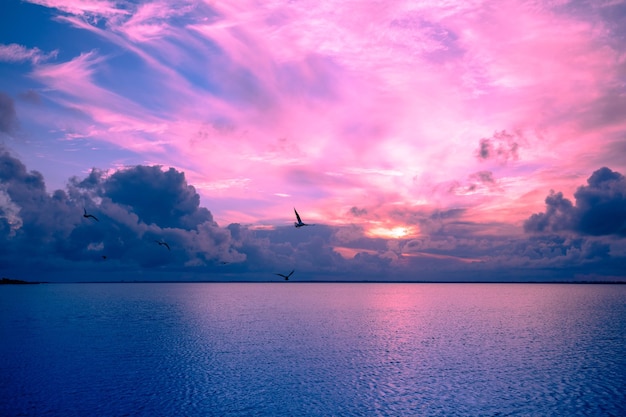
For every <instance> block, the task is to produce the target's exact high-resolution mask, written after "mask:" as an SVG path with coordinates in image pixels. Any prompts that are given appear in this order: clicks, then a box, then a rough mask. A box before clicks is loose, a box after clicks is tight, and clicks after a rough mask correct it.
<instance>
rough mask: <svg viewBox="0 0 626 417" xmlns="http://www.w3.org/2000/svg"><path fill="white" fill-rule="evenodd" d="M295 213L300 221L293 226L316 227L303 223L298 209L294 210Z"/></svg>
mask: <svg viewBox="0 0 626 417" xmlns="http://www.w3.org/2000/svg"><path fill="white" fill-rule="evenodd" d="M293 211H294V213H296V219H297V220H298V221H297V222H294V223H293V225H294V226H296V227H302V226H315V225H314V224H307V223H302V219H301V218H300V215H299V214H298V210H296V208H295V207H294V208H293Z"/></svg>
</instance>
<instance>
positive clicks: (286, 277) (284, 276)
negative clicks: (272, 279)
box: [276, 269, 295, 281]
mask: <svg viewBox="0 0 626 417" xmlns="http://www.w3.org/2000/svg"><path fill="white" fill-rule="evenodd" d="M293 271H295V269H292V270H291V272H290V273H288V274H287V275H283V274H276V275H278V276H279V277H283V278H285V281H289V277H290V276H291V274H293Z"/></svg>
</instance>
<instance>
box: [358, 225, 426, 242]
mask: <svg viewBox="0 0 626 417" xmlns="http://www.w3.org/2000/svg"><path fill="white" fill-rule="evenodd" d="M366 234H367V235H368V236H369V237H378V238H383V239H402V238H407V237H412V236H415V235H416V234H417V231H416V230H415V228H414V227H411V226H395V227H381V226H377V227H372V228H371V229H369V230H367V232H366Z"/></svg>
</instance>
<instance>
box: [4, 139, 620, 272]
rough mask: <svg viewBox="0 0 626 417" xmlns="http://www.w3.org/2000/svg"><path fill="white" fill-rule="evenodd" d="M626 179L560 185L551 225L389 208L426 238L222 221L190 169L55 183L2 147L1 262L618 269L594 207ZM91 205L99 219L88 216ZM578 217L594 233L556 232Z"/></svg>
mask: <svg viewBox="0 0 626 417" xmlns="http://www.w3.org/2000/svg"><path fill="white" fill-rule="evenodd" d="M491 178H492V177H491V176H490V175H489V174H488V172H487V171H485V172H484V173H483V174H480V173H478V174H477V175H476V179H477V181H486V182H489V181H490V179H491ZM623 187H624V178H623V176H621V175H620V174H618V173H615V172H613V171H611V170H608V169H602V170H599V171H596V173H594V175H592V176H591V177H590V178H589V181H588V185H587V186H585V187H581V188H580V189H579V190H578V191H577V193H576V196H577V205H576V206H575V205H573V204H571V203H570V202H568V201H567V200H566V199H565V198H563V196H562V195H560V194H556V193H553V194H552V195H551V196H550V197H549V198H548V207H549V210H548V211H547V212H546V213H540V214H538V215H535V217H533V218H532V220H533V221H532V222H531V221H530V219H529V224H532V225H535V228H538V229H539V228H540V229H542V230H544V231H551V232H552V233H550V234H546V233H544V234H537V235H532V236H530V237H516V238H513V237H507V236H504V235H503V234H502V233H500V232H498V233H493V234H490V232H489V231H490V230H491V229H490V227H491V226H490V225H488V224H487V225H485V224H477V223H471V222H467V221H463V215H464V213H465V212H464V210H463V209H455V210H448V211H434V212H433V211H432V210H419V209H418V210H394V211H393V212H392V213H387V214H388V215H390V216H391V217H392V218H393V219H395V220H398V221H402V222H404V223H405V224H408V225H417V226H419V230H420V237H419V238H417V239H412V240H401V239H391V240H390V239H382V238H370V237H368V236H367V234H366V233H365V230H364V229H363V228H362V227H359V226H355V225H352V226H344V227H336V226H327V225H324V224H318V225H317V226H315V227H308V228H300V229H297V228H295V227H293V226H291V225H289V226H287V225H286V226H281V227H276V228H275V229H272V230H257V229H254V228H251V227H247V226H243V225H240V224H230V225H228V226H227V227H219V226H218V225H217V224H216V223H215V222H214V221H213V217H212V215H211V213H210V212H209V210H208V209H206V208H204V207H201V206H200V205H199V196H198V195H197V193H196V191H195V189H194V188H193V187H192V186H190V185H188V184H187V182H186V180H185V177H184V174H183V173H181V172H179V171H176V170H175V169H167V170H165V169H162V168H161V167H155V166H152V167H148V166H137V167H133V168H129V169H125V170H123V171H118V172H115V173H113V174H109V173H108V172H106V171H101V170H97V169H94V170H92V171H91V172H90V173H89V174H88V175H87V176H85V177H83V178H72V179H70V181H69V182H68V185H67V188H66V189H65V190H56V191H53V192H50V193H49V192H47V191H46V187H45V183H44V179H43V177H42V175H41V174H39V173H38V172H36V171H28V170H27V169H26V167H25V166H24V164H22V163H21V161H19V159H17V158H15V157H14V156H13V155H12V154H11V153H10V152H9V151H7V150H5V149H2V148H0V266H1V267H2V271H0V272H2V273H3V275H5V276H10V277H14V278H22V279H35V280H50V281H55V280H123V279H129V280H135V279H137V280H157V279H169V280H180V279H189V280H280V278H278V277H276V276H275V275H274V273H276V272H281V273H284V272H287V271H289V270H291V269H294V270H295V271H296V272H295V273H294V276H293V280H294V281H295V280H329V279H338V280H383V281H384V280H425V279H428V280H511V279H520V280H526V279H530V280H537V279H539V280H541V279H546V280H550V279H554V278H558V279H573V278H572V277H575V276H578V275H576V274H579V275H580V274H582V275H581V276H591V275H594V276H598V277H601V276H613V277H619V276H620V273H621V274H623V273H622V272H620V271H623V269H624V266H625V265H626V258H625V257H624V250H625V241H624V239H619V238H616V236H615V233H614V234H613V235H611V236H590V235H591V234H592V233H591V232H594V233H595V234H601V233H606V232H607V230H620V229H619V228H617V226H615V225H614V224H612V223H610V222H609V223H608V225H609V226H608V229H607V226H606V225H607V223H606V222H603V223H602V224H596V223H595V222H594V219H597V218H600V217H610V218H611V219H614V218H616V217H617V218H619V213H620V211H619V210H620V207H623V196H624V195H625V193H624V189H623ZM620 193H621V194H620ZM620 196H621V197H620ZM620 198H621V199H622V200H620ZM616 203H617V204H616ZM152 205H155V206H157V207H153V206H152ZM84 209H86V210H87V212H88V213H90V214H93V215H94V216H96V217H97V218H98V219H99V221H95V220H93V219H92V218H85V217H83V210H84ZM355 209H356V210H364V209H357V208H355ZM616 213H618V215H617V216H616ZM365 215H367V216H369V215H372V214H371V213H367V214H365ZM586 216H587V217H586ZM538 225H541V226H538ZM573 225H576V227H577V228H578V229H581V230H587V231H588V232H587V234H588V236H575V235H572V234H571V233H570V236H569V237H562V236H558V235H556V234H555V233H554V230H556V231H559V230H570V229H571V228H573V227H574V226H573ZM496 226H498V225H496ZM493 230H496V231H501V230H503V229H502V228H501V227H499V226H498V227H496V228H495V229H493ZM157 241H161V242H163V241H164V242H167V244H168V245H169V246H170V249H171V250H168V249H167V248H166V247H165V246H163V245H159V244H158V243H157ZM42 274H43V275H42Z"/></svg>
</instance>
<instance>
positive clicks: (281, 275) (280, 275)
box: [274, 273, 287, 278]
mask: <svg viewBox="0 0 626 417" xmlns="http://www.w3.org/2000/svg"><path fill="white" fill-rule="evenodd" d="M274 275H278V276H279V277H283V278H287V277H286V276H285V275H283V274H278V273H276V274H274Z"/></svg>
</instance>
